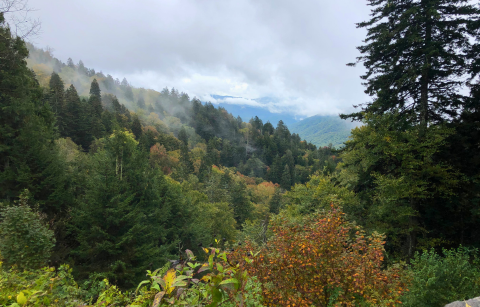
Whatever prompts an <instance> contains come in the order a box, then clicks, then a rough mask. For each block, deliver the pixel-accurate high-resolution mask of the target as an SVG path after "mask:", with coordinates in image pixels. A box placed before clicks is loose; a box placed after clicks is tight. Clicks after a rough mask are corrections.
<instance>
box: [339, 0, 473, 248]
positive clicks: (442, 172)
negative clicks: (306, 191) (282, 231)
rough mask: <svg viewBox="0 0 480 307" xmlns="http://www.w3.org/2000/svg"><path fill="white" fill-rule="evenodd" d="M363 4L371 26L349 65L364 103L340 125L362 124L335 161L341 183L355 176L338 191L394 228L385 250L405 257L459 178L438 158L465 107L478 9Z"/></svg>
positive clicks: (447, 4)
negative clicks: (354, 195) (359, 65)
mask: <svg viewBox="0 0 480 307" xmlns="http://www.w3.org/2000/svg"><path fill="white" fill-rule="evenodd" d="M369 5H370V6H372V7H373V9H372V18H371V19H370V20H369V21H366V22H362V23H360V24H358V27H360V28H367V31H368V34H367V38H366V40H365V43H366V44H365V45H364V46H360V47H358V49H359V50H360V52H361V53H362V56H360V57H359V58H358V61H359V62H363V64H364V66H365V67H366V68H367V72H366V74H365V75H364V76H362V79H364V80H366V82H365V85H366V93H367V94H369V95H370V96H372V97H373V99H372V102H370V103H367V104H364V105H362V110H361V111H360V112H356V113H352V114H348V115H342V116H341V117H342V118H352V119H354V120H361V119H363V121H364V123H365V124H366V126H364V127H363V128H362V129H358V131H355V133H354V137H353V139H352V141H351V142H347V146H346V148H345V150H344V155H342V157H343V158H346V160H344V166H346V169H349V171H344V173H343V175H342V176H345V177H344V180H345V182H344V184H346V182H348V181H349V180H347V179H346V178H347V177H348V176H351V177H350V178H351V179H352V178H354V177H355V176H356V180H353V181H355V183H353V182H352V181H350V182H349V183H348V184H347V185H349V186H350V187H354V189H355V191H357V192H358V193H359V195H360V197H361V198H362V201H363V202H364V204H365V208H366V209H365V210H366V211H369V212H371V214H372V216H371V217H370V219H371V220H372V223H373V224H381V225H387V224H388V225H393V223H395V225H396V226H393V227H398V228H396V229H395V230H394V231H393V232H394V233H395V234H394V235H395V236H398V237H395V240H392V241H396V244H397V246H396V247H395V248H393V247H392V249H395V252H402V253H403V255H405V256H407V257H411V256H412V255H413V252H414V251H415V249H416V248H417V242H418V239H417V237H419V236H420V235H421V236H423V240H424V242H425V240H427V238H426V237H427V235H426V232H428V231H429V230H426V229H425V228H424V226H425V222H426V217H427V216H429V215H437V216H439V214H438V213H434V212H440V211H441V209H440V208H441V205H439V204H440V203H442V202H445V201H447V199H448V198H450V197H451V196H452V195H454V194H455V193H454V192H453V190H452V189H453V188H454V187H455V186H456V183H455V182H458V181H457V180H459V178H461V176H459V173H458V172H457V171H456V170H454V169H452V168H451V167H450V166H448V164H447V163H446V161H441V160H438V158H439V157H440V156H441V152H442V150H443V149H442V146H444V144H445V140H446V139H448V137H449V136H450V133H451V132H448V131H449V130H448V129H447V126H446V125H445V123H448V122H449V121H455V120H457V119H458V116H459V114H460V111H461V110H463V109H465V107H467V106H468V103H469V102H470V101H471V99H470V98H469V97H468V96H467V95H465V93H464V91H463V87H465V86H466V85H467V84H468V82H469V81H471V78H472V77H474V76H475V75H474V71H473V70H472V67H473V66H474V65H472V64H473V62H474V60H475V59H474V57H475V56H474V55H473V53H472V51H473V50H475V49H477V48H478V46H479V42H478V40H475V39H474V38H475V37H477V35H478V29H479V23H478V20H479V18H480V9H479V8H477V7H475V6H474V5H473V4H470V3H469V1H467V0H416V1H415V0H411V1H401V0H369ZM350 65H354V64H350ZM450 131H451V130H450ZM397 132H398V133H397ZM380 135H381V138H382V139H379V137H378V136H380ZM367 161H368V162H367ZM347 174H349V175H347ZM446 191H448V193H447V192H446ZM433 199H437V200H436V201H435V202H432V201H433ZM440 199H442V200H441V201H440ZM380 207H381V208H382V209H381V210H383V211H381V212H382V215H377V213H378V212H379V211H378V208H380ZM427 212H428V213H427ZM390 214H391V215H390ZM373 215H374V216H375V222H373ZM362 219H363V217H362ZM370 226H371V227H374V226H373V225H370ZM377 229H378V228H377ZM390 231H392V230H391V229H390ZM433 240H435V239H433ZM400 242H401V243H400Z"/></svg>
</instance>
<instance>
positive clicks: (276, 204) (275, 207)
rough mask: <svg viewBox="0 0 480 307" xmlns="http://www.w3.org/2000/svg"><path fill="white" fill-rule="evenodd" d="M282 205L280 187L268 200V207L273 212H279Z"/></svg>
mask: <svg viewBox="0 0 480 307" xmlns="http://www.w3.org/2000/svg"><path fill="white" fill-rule="evenodd" d="M281 207H282V194H281V191H280V189H278V188H277V189H275V194H273V196H272V198H271V199H270V201H269V202H268V208H269V211H270V212H271V213H274V214H278V213H279V212H280V208H281Z"/></svg>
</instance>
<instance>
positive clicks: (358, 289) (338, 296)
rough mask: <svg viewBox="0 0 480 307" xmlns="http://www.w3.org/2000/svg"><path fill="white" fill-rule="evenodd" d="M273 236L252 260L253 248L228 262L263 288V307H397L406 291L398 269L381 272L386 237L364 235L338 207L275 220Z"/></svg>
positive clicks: (242, 250)
mask: <svg viewBox="0 0 480 307" xmlns="http://www.w3.org/2000/svg"><path fill="white" fill-rule="evenodd" d="M271 227H272V231H273V233H274V236H273V237H272V239H271V240H270V241H269V242H267V243H266V244H265V246H263V247H262V248H261V250H260V251H259V252H258V253H256V254H255V256H253V253H252V252H251V250H252V249H254V248H255V247H254V245H253V244H254V243H247V244H246V245H244V246H243V247H241V248H238V249H237V250H236V251H235V253H234V254H232V255H231V257H232V258H234V259H238V260H239V261H240V262H241V259H242V256H244V255H245V253H247V254H250V255H251V260H252V261H251V262H250V263H249V262H244V269H245V270H246V271H247V272H248V273H249V274H250V275H251V276H257V277H258V280H259V281H260V282H262V284H263V297H264V302H265V305H267V306H312V305H313V306H360V305H361V306H364V305H366V306H368V305H372V306H395V305H397V304H399V303H400V302H399V301H398V298H399V297H400V296H401V294H402V293H403V291H405V282H406V278H404V276H403V275H402V273H401V272H402V271H401V270H400V268H399V267H392V268H390V269H384V268H382V262H383V255H384V248H383V245H384V243H385V242H384V241H383V239H384V237H383V236H382V235H380V234H378V233H374V234H372V235H371V236H366V235H365V233H364V232H363V231H362V230H361V229H360V227H358V226H355V225H353V224H351V223H349V222H348V221H347V220H346V219H345V216H344V213H343V212H342V210H341V209H340V208H337V207H333V206H332V208H331V210H328V211H324V212H322V213H315V214H312V215H309V216H306V217H302V218H301V220H300V221H298V220H297V221H291V220H289V219H288V218H286V217H285V216H281V215H280V216H279V217H277V218H276V219H274V220H273V221H272V224H271Z"/></svg>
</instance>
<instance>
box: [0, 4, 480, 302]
mask: <svg viewBox="0 0 480 307" xmlns="http://www.w3.org/2000/svg"><path fill="white" fill-rule="evenodd" d="M368 3H369V5H370V6H372V16H371V20H369V21H366V22H363V23H359V24H358V27H360V28H366V29H367V38H366V39H365V41H364V45H362V46H360V47H359V48H358V49H359V51H360V53H361V55H360V56H359V57H358V58H357V62H356V63H352V64H350V65H356V64H357V63H363V65H364V66H365V68H366V73H365V75H363V76H362V80H363V82H364V84H365V86H366V92H367V93H368V94H369V95H370V96H371V100H370V102H368V103H365V104H362V105H360V106H357V107H358V108H359V109H358V112H354V113H351V114H343V115H341V117H342V118H343V119H351V120H354V121H357V122H358V127H357V128H355V129H353V130H352V131H351V138H350V139H349V140H348V141H347V142H346V143H345V146H344V147H343V148H342V149H341V150H335V149H332V148H331V147H320V148H317V147H316V146H315V145H313V144H312V143H309V142H307V141H302V140H301V139H300V137H299V136H298V135H297V134H295V133H294V134H292V133H290V131H289V129H288V128H287V127H286V125H285V124H284V123H283V122H282V121H280V122H278V123H277V124H276V126H273V125H272V124H271V123H269V122H266V123H263V122H262V121H261V120H260V119H259V118H258V117H256V118H252V119H251V120H249V122H244V121H243V120H242V119H241V118H239V117H237V118H235V117H234V116H232V115H231V114H229V113H228V112H226V110H225V109H223V108H216V107H214V106H213V105H212V104H211V103H205V104H204V103H201V102H200V101H199V100H198V99H196V98H191V97H189V96H188V95H187V94H185V93H182V92H179V91H178V90H176V89H167V88H165V89H164V90H163V91H162V92H160V93H158V92H156V91H153V90H147V89H141V88H135V87H133V86H131V85H130V84H129V82H128V81H127V80H126V79H124V80H122V81H119V80H115V79H113V78H112V77H111V76H109V75H108V74H107V75H106V76H105V75H104V74H103V73H101V72H96V71H95V70H94V69H92V68H86V67H85V65H84V64H83V63H82V62H81V61H79V62H78V63H77V64H75V63H74V62H73V61H72V60H70V59H69V60H68V61H67V63H66V64H65V63H62V62H61V61H59V60H58V59H56V58H55V57H54V56H53V55H52V53H51V52H50V51H48V50H42V49H38V48H36V47H34V46H33V45H29V44H26V43H25V42H24V41H23V39H22V38H20V37H18V36H16V35H14V34H12V31H11V29H10V27H9V26H8V25H7V24H6V22H5V20H4V15H3V12H1V11H0V60H1V61H0V111H1V112H0V306H11V307H16V306H26V307H28V306H132V307H133V306H142V307H147V306H155V307H158V306H180V305H182V306H305V307H308V306H323V307H328V306H411V307H416V306H444V305H445V304H447V303H449V302H451V301H454V300H460V301H463V300H466V299H468V298H473V297H475V296H478V295H479V293H480V266H479V265H480V257H479V251H478V248H480V228H479V227H478V225H479V221H480V210H479V208H480V207H479V201H480V194H479V191H480V171H479V170H480V110H479V106H480V81H479V76H478V74H479V72H480V57H479V54H480V53H479V51H480V8H477V6H474V5H472V4H471V3H470V2H468V1H463V0H455V1H452V0H448V1H447V0H438V1H423V0H422V1H409V2H405V1H401V0H388V1H387V0H370V1H368Z"/></svg>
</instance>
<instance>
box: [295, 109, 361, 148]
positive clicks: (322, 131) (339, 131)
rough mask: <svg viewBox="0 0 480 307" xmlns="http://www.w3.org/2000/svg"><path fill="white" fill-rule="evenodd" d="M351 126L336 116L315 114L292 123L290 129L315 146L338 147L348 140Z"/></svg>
mask: <svg viewBox="0 0 480 307" xmlns="http://www.w3.org/2000/svg"><path fill="white" fill-rule="evenodd" d="M352 128H355V126H354V125H352V124H351V123H350V122H347V121H344V120H341V119H340V118H339V117H338V116H321V115H315V116H311V117H308V118H305V119H303V120H301V121H299V122H296V123H294V124H293V125H292V126H291V127H290V130H292V131H293V132H294V133H296V134H298V135H301V136H302V137H303V138H304V139H305V140H306V141H307V142H310V143H312V144H315V145H316V146H319V147H323V146H328V145H330V146H333V147H335V148H340V147H342V146H343V145H344V143H345V142H346V141H347V140H348V137H349V136H350V131H351V130H352Z"/></svg>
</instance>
